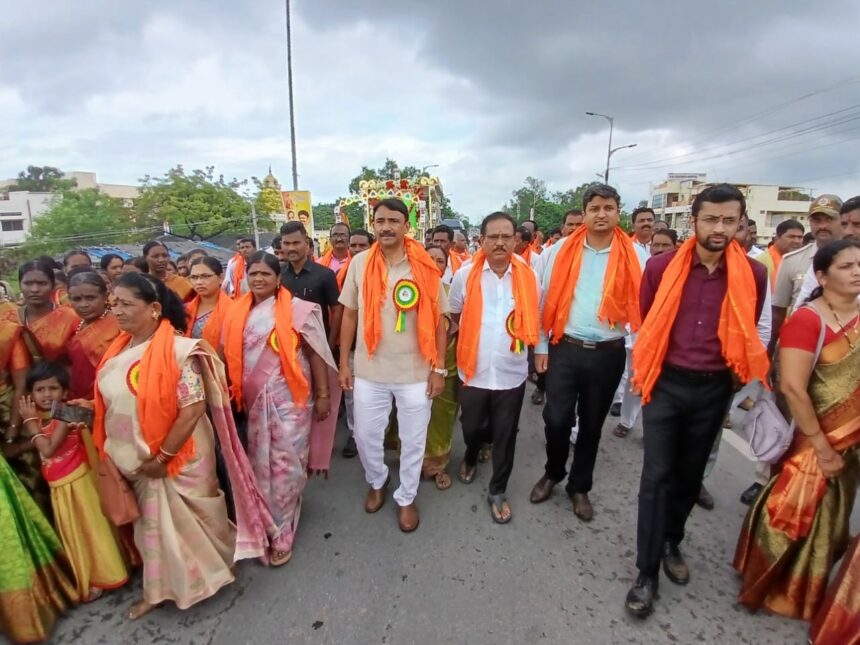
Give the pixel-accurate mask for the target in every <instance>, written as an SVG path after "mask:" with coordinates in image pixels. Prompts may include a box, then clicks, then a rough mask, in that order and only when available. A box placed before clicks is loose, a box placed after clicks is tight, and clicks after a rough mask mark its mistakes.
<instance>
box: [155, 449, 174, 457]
mask: <svg viewBox="0 0 860 645" xmlns="http://www.w3.org/2000/svg"><path fill="white" fill-rule="evenodd" d="M158 452H159V453H161V454H162V455H164V456H165V457H175V456H176V455H177V454H178V453H175V452H167V451H166V450H165V449H164V448H159V449H158Z"/></svg>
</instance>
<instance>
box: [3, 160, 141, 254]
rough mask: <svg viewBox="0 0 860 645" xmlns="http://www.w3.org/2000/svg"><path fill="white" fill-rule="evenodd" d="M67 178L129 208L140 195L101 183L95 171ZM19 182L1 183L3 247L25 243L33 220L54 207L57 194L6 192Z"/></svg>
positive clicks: (128, 188)
mask: <svg viewBox="0 0 860 645" xmlns="http://www.w3.org/2000/svg"><path fill="white" fill-rule="evenodd" d="M63 177H64V178H66V179H74V180H75V181H76V182H77V188H79V189H81V190H83V189H86V188H98V189H99V190H100V191H102V192H103V193H105V194H106V195H108V196H110V197H114V198H116V199H121V200H123V203H124V204H125V205H126V206H131V204H132V203H133V202H134V200H135V199H136V198H137V196H138V195H139V194H140V189H139V188H138V187H137V186H125V185H122V184H100V183H98V181H97V180H96V173H94V172H79V171H74V172H68V173H64V175H63ZM16 182H17V180H16V179H7V180H4V181H0V248H2V247H4V246H16V245H18V244H22V243H23V242H24V240H25V239H26V237H27V235H28V234H29V232H30V229H31V228H32V227H33V221H34V220H35V219H36V218H37V217H39V216H40V215H42V214H43V213H45V212H46V211H47V210H48V209H49V208H50V206H51V199H53V197H54V194H53V193H31V192H28V191H26V190H23V191H15V190H11V191H8V192H4V191H5V189H7V188H8V187H10V186H14V185H15V184H16Z"/></svg>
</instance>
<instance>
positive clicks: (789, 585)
mask: <svg viewBox="0 0 860 645" xmlns="http://www.w3.org/2000/svg"><path fill="white" fill-rule="evenodd" d="M812 266H813V269H814V270H815V273H816V277H817V278H818V282H819V284H820V285H821V287H820V288H819V289H816V290H815V291H814V292H813V294H812V298H811V299H810V302H809V303H808V305H807V306H805V307H802V308H800V309H798V310H797V311H796V312H795V313H794V315H793V316H792V317H791V319H790V320H789V321H788V322H787V323H786V324H785V325H784V326H783V328H782V332H781V335H780V345H781V347H780V373H779V378H780V383H779V385H780V390H781V391H782V393H783V394H784V395H785V398H786V402H787V404H788V407H789V409H790V411H791V414H792V416H793V418H794V420H795V422H796V426H797V427H796V430H795V436H794V441H793V443H792V445H791V447H790V448H789V450H788V452H787V453H786V455H785V457H784V458H783V461H782V463H781V464H780V472H779V473H778V474H777V475H775V476H774V477H773V478H772V479H771V480H770V482H769V483H768V485H767V486H766V487H765V489H764V490H763V491H762V494H760V495H759V497H758V499H757V501H756V502H755V503H754V504H753V505H752V506H751V507H750V510H749V512H748V513H747V517H746V520H745V521H744V526H743V528H742V530H741V535H740V538H739V540H738V546H737V551H736V553H735V560H734V566H735V568H736V569H737V570H738V572H740V574H741V576H742V578H743V582H742V586H741V591H740V595H739V598H738V600H739V601H740V603H741V604H743V605H745V606H747V607H749V608H751V609H753V610H755V609H759V608H761V607H765V608H767V609H769V610H770V611H772V612H774V613H777V614H781V615H783V616H789V617H792V618H802V619H803V620H807V621H809V620H812V619H813V617H814V616H815V615H816V612H818V611H819V609H820V608H821V606H822V603H823V602H824V594H825V590H826V587H827V581H828V577H829V575H830V572H831V569H832V568H833V565H834V564H835V563H836V562H837V561H838V560H839V558H840V557H842V555H843V554H844V553H845V550H846V548H847V546H848V539H849V538H848V524H849V520H850V517H851V510H852V507H853V505H854V498H855V495H856V492H857V486H858V484H859V483H860V461H858V446H860V330H858V326H860V300H858V296H860V244H858V243H857V242H856V241H851V240H841V241H838V242H833V243H831V244H829V245H827V246H825V247H823V248H822V249H820V250H819V251H818V253H816V255H815V258H814V259H813V264H812ZM822 325H825V328H824V332H825V333H824V345H823V348H822V351H821V355H820V357H819V359H818V361H817V362H815V364H813V359H814V355H815V349H816V345H817V341H818V338H819V335H820V333H821V329H822ZM854 577H856V573H855V576H854ZM849 584H850V583H849ZM854 584H855V586H856V584H857V583H856V581H855V582H854ZM851 604H852V606H853V608H852V609H851V610H850V611H851V612H853V613H854V615H855V617H856V614H857V612H858V611H860V598H858V597H857V596H856V595H855V596H854V597H853V598H852V599H851ZM842 642H844V641H842Z"/></svg>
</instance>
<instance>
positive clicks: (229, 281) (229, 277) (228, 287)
mask: <svg viewBox="0 0 860 645" xmlns="http://www.w3.org/2000/svg"><path fill="white" fill-rule="evenodd" d="M235 265H236V263H235V262H233V259H232V258H231V259H230V261H229V262H227V268H226V269H225V270H224V282H222V283H221V289H222V290H223V291H224V293H226V294H227V295H228V296H232V295H233V267H234V266H235Z"/></svg>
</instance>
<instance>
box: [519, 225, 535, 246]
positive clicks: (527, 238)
mask: <svg viewBox="0 0 860 645" xmlns="http://www.w3.org/2000/svg"><path fill="white" fill-rule="evenodd" d="M516 232H517V233H519V234H520V239H521V240H522V241H523V242H525V243H527V244H528V243H531V241H532V232H531V231H530V230H529V229H527V228H526V227H525V226H518V227H517V230H516Z"/></svg>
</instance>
